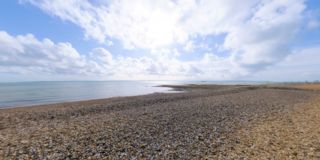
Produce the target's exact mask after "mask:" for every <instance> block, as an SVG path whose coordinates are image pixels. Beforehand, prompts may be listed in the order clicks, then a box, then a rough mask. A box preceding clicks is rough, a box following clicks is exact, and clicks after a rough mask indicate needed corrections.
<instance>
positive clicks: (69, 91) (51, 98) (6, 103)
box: [0, 81, 173, 108]
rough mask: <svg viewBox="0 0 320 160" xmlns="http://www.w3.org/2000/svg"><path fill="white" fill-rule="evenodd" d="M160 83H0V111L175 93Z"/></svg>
mask: <svg viewBox="0 0 320 160" xmlns="http://www.w3.org/2000/svg"><path fill="white" fill-rule="evenodd" d="M168 83H170V82H164V81H162V82H159V81H68V82H16V83H0V108H7V107H16V106H30V105H37V104H49V103H57V102H69V101H78V100H89V99H99V98H109V97H116V96H133V95H141V94H149V93H154V92H173V91H171V89H170V88H165V87H157V86H158V85H161V84H168Z"/></svg>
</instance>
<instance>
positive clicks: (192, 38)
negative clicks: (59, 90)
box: [0, 0, 320, 81]
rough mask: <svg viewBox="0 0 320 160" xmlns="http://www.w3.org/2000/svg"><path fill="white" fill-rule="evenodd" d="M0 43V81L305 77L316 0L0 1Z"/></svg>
mask: <svg viewBox="0 0 320 160" xmlns="http://www.w3.org/2000/svg"><path fill="white" fill-rule="evenodd" d="M0 43H1V44H0V81H24V80H27V81H29V80H159V79H161V80H270V81H305V80H310V81H312V80H317V79H320V72H319V71H320V1H318V0H305V1H303V0H291V1H290V0H280V1H276V0H246V1H244V2H243V4H241V5H239V4H238V5H237V3H236V1H234V0H228V1H225V2H222V1H218V0H217V1H215V0H200V1H195V0H178V1H171V0H161V1H160V0H159V1H151V0H136V1H130V0H121V1H113V0H97V1H86V0H70V1H63V0H53V1H47V0H20V1H18V0H17V1H15V0H4V1H1V2H0ZM295 58H298V59H295ZM297 75H299V76H297Z"/></svg>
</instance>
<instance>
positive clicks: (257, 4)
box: [24, 0, 314, 70]
mask: <svg viewBox="0 0 320 160" xmlns="http://www.w3.org/2000/svg"><path fill="white" fill-rule="evenodd" d="M24 1H25V2H29V3H31V4H32V5H35V6H37V7H39V8H41V9H42V10H43V11H45V12H47V13H49V14H51V15H53V16H56V17H59V18H61V19H62V20H65V21H70V22H72V23H74V24H76V25H78V26H80V27H81V28H83V30H84V32H85V36H86V37H87V38H93V39H96V40H98V41H99V42H102V43H108V42H109V41H110V40H109V39H111V38H114V39H118V40H120V41H121V42H122V44H123V45H124V47H126V48H127V49H133V48H147V49H152V50H154V49H159V48H165V47H168V46H172V45H173V44H181V45H184V46H185V47H184V48H185V49H186V51H190V50H192V47H193V46H192V43H191V42H192V40H193V39H194V38H195V37H199V36H200V37H201V36H208V35H210V36H215V35H221V34H225V35H226V38H225V39H224V41H223V44H222V46H223V47H224V48H225V49H228V50H229V52H230V53H231V54H230V55H231V56H232V58H233V61H234V63H237V64H238V65H239V66H240V67H246V68H248V69H251V70H259V69H261V68H264V67H266V66H268V65H272V64H274V63H276V62H279V61H281V60H282V59H283V58H285V57H286V56H287V55H289V54H290V53H291V50H290V47H289V46H290V42H291V41H292V39H293V38H294V37H295V35H296V33H297V32H298V31H299V29H300V27H301V19H302V14H303V11H304V9H305V4H304V1H303V0H280V1H279V0H244V1H241V3H239V1H238V0H224V1H220V0H175V1H172V0H137V1H131V0H119V1H87V0H69V1H64V0H54V1H46V0H24ZM311 25H312V24H311ZM312 26H314V25H312Z"/></svg>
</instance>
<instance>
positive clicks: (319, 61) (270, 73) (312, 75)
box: [251, 46, 320, 81]
mask: <svg viewBox="0 0 320 160" xmlns="http://www.w3.org/2000/svg"><path fill="white" fill-rule="evenodd" d="M319 53H320V46H314V47H310V48H305V49H300V50H296V51H294V53H293V54H291V55H289V56H288V57H286V58H285V59H284V60H283V61H282V62H281V63H278V64H276V65H274V66H270V67H268V68H267V69H266V70H264V71H261V72H259V73H257V74H255V75H253V76H252V77H251V78H253V79H257V80H271V81H304V80H307V81H314V80H320V70H319V68H320V54H319Z"/></svg>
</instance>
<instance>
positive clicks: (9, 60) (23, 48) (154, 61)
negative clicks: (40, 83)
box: [0, 31, 240, 79]
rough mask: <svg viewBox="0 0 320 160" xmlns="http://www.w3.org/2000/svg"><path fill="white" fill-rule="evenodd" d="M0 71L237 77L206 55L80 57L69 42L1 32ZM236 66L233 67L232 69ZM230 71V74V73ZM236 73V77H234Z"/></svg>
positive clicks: (94, 53)
mask: <svg viewBox="0 0 320 160" xmlns="http://www.w3.org/2000/svg"><path fill="white" fill-rule="evenodd" d="M0 51H1V54H0V72H1V73H19V74H22V75H26V74H38V76H40V77H41V75H44V74H46V75H48V74H49V75H58V76H59V75H80V76H81V75H82V76H86V77H90V76H95V77H99V78H100V79H186V78H189V79H190V78H193V79H199V78H208V79H209V78H210V79H225V78H231V77H234V76H238V75H239V73H240V72H239V70H238V71H237V70H233V71H232V73H228V72H226V70H229V69H230V67H232V63H231V61H230V59H229V60H228V59H223V58H219V57H217V56H215V55H214V54H212V53H207V54H205V56H204V57H203V58H202V59H201V60H198V61H195V60H193V61H180V60H178V59H177V58H176V57H172V56H170V55H171V54H174V53H171V52H176V51H171V50H161V51H157V53H155V54H157V55H158V57H156V58H150V57H138V58H132V57H119V56H117V57H114V56H113V55H112V54H111V53H110V52H109V51H108V50H106V49H104V48H94V49H92V50H91V52H90V53H87V54H83V53H82V54H80V53H79V52H78V51H77V50H76V49H75V48H74V47H73V46H72V45H71V44H70V43H66V42H63V43H61V42H60V43H55V42H53V41H51V40H50V39H43V40H38V39H37V38H36V37H35V36H33V35H32V34H26V35H18V36H12V35H10V34H8V33H7V32H5V31H0ZM234 67H236V66H234ZM229 72H230V71H229ZM236 73H237V74H236Z"/></svg>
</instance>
